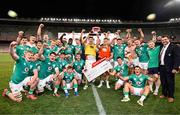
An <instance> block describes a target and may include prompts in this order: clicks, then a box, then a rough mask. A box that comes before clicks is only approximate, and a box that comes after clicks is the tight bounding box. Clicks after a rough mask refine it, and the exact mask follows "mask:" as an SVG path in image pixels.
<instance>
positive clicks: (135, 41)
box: [134, 38, 141, 46]
mask: <svg viewBox="0 0 180 115" xmlns="http://www.w3.org/2000/svg"><path fill="white" fill-rule="evenodd" d="M134 43H135V45H136V46H140V45H141V41H140V39H139V38H136V39H135V40H134Z"/></svg>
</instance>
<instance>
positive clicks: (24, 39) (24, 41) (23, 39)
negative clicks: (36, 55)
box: [20, 37, 28, 45]
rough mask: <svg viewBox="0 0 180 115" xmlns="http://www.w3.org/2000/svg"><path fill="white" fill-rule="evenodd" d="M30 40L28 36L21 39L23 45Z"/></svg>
mask: <svg viewBox="0 0 180 115" xmlns="http://www.w3.org/2000/svg"><path fill="white" fill-rule="evenodd" d="M27 42H28V40H27V38H26V37H23V38H22V39H21V42H20V43H21V44H22V45H25V44H26V43H27Z"/></svg>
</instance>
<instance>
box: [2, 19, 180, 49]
mask: <svg viewBox="0 0 180 115" xmlns="http://www.w3.org/2000/svg"><path fill="white" fill-rule="evenodd" d="M40 23H44V24H45V25H46V26H45V31H44V33H48V34H49V35H50V37H52V38H57V34H58V32H72V31H75V32H80V31H81V29H82V28H84V29H86V30H91V28H92V27H93V26H99V27H101V30H102V31H104V32H107V31H110V32H115V31H116V30H118V29H120V30H122V31H125V29H127V28H132V31H133V34H134V35H135V36H139V34H138V32H137V28H142V29H143V31H144V33H145V40H149V39H151V37H152V35H151V31H156V32H157V34H158V35H163V34H167V35H170V36H174V37H175V40H174V42H176V43H179V42H180V31H179V30H180V24H179V23H171V22H164V23H162V22H157V23H122V24H103V23H100V24H97V23H96V24H93V23H73V22H71V23H64V22H63V23H61V22H58V23H57V22H47V21H39V20H20V19H15V20H12V19H0V52H7V51H8V45H9V43H10V42H11V41H13V40H16V37H17V33H18V31H20V30H22V31H24V32H25V35H26V36H27V37H28V36H30V35H36V31H37V28H38V25H39V24H40Z"/></svg>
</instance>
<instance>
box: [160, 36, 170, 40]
mask: <svg viewBox="0 0 180 115" xmlns="http://www.w3.org/2000/svg"><path fill="white" fill-rule="evenodd" d="M165 37H167V38H168V39H169V38H170V37H169V35H163V36H162V38H165Z"/></svg>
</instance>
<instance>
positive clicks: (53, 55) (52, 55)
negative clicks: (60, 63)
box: [49, 52, 56, 61]
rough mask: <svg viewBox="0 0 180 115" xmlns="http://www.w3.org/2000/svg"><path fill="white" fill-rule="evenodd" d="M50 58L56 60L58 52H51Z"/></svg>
mask: <svg viewBox="0 0 180 115" xmlns="http://www.w3.org/2000/svg"><path fill="white" fill-rule="evenodd" d="M49 59H50V60H51V61H55V59H56V53H55V52H51V53H50V54H49Z"/></svg>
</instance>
